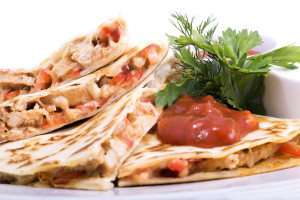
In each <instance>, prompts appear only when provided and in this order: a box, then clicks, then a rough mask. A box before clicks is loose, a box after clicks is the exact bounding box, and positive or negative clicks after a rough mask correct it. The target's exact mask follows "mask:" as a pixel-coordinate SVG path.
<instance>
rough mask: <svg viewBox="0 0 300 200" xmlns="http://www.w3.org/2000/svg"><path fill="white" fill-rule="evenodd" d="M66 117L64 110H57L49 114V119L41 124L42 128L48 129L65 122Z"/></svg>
mask: <svg viewBox="0 0 300 200" xmlns="http://www.w3.org/2000/svg"><path fill="white" fill-rule="evenodd" d="M66 122H67V118H66V116H65V114H64V112H59V113H53V114H50V115H49V121H47V122H45V123H44V124H43V125H42V129H48V128H51V127H55V126H58V125H60V124H63V123H66Z"/></svg>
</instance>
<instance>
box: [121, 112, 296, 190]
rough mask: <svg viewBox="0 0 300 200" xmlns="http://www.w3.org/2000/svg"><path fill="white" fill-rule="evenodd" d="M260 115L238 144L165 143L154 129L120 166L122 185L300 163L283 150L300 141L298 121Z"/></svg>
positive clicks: (215, 176)
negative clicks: (188, 144) (216, 145)
mask: <svg viewBox="0 0 300 200" xmlns="http://www.w3.org/2000/svg"><path fill="white" fill-rule="evenodd" d="M257 119H258V121H259V125H260V128H259V129H258V130H256V131H254V132H251V133H249V134H248V135H246V136H245V137H244V138H243V139H242V140H241V141H239V142H237V143H234V144H232V145H226V146H220V147H214V148H199V147H193V146H179V145H171V144H165V143H162V142H161V140H160V139H159V138H158V137H157V134H156V129H153V130H152V131H151V133H148V134H147V135H146V136H145V137H144V138H143V139H142V141H141V142H140V143H139V145H138V146H137V147H136V148H135V150H134V152H133V153H132V154H131V156H130V157H129V158H128V159H127V160H126V161H125V162H124V164H123V165H122V167H121V168H120V170H119V175H118V185H119V186H120V187H125V186H134V185H154V184H166V183H181V182H192V181H201V180H211V179H220V178H230V177H239V176H246V175H252V174H258V173H263V172H270V171H274V170H279V169H284V168H288V167H293V166H297V165H300V157H296V156H294V155H295V154H294V155H291V154H287V153H286V152H288V151H285V150H283V149H282V147H283V146H286V145H287V144H295V143H296V144H298V142H299V138H300V121H299V120H290V119H278V118H272V117H265V116H257ZM287 146H288V145H287ZM298 148H299V149H300V147H298ZM294 151H297V148H296V150H294ZM283 152H285V153H283ZM298 156H300V155H298Z"/></svg>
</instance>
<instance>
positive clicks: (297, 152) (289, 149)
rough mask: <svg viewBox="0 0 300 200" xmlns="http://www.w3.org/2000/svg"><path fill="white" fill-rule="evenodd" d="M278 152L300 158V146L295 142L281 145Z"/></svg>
mask: <svg viewBox="0 0 300 200" xmlns="http://www.w3.org/2000/svg"><path fill="white" fill-rule="evenodd" d="M278 151H281V152H283V153H288V154H291V155H294V156H300V146H299V145H297V144H295V143H293V142H285V143H283V144H281V146H280V147H279V149H278Z"/></svg>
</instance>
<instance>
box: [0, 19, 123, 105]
mask: <svg viewBox="0 0 300 200" xmlns="http://www.w3.org/2000/svg"><path fill="white" fill-rule="evenodd" d="M128 42H129V36H128V30H127V25H126V22H125V21H124V19H123V18H121V17H119V18H116V19H111V20H109V21H107V22H105V23H103V24H102V25H100V26H99V27H98V28H97V29H96V30H95V31H94V32H92V33H91V34H87V35H84V36H81V37H77V38H75V39H73V40H71V41H69V42H67V43H65V44H64V45H63V46H62V47H61V48H60V49H58V50H57V51H56V52H54V53H53V54H52V55H51V56H50V57H49V58H47V59H46V60H45V61H43V62H42V63H40V64H39V65H38V66H37V67H36V68H34V69H17V70H8V69H6V70H5V69H3V70H0V101H5V100H7V99H11V98H13V97H15V96H18V95H20V94H28V93H32V92H37V91H40V90H43V89H47V88H49V87H52V86H57V85H62V84H65V83H67V82H70V81H71V80H74V79H77V78H79V77H81V76H84V75H87V74H89V73H91V72H94V71H96V70H98V69H100V68H102V67H104V66H106V65H107V64H109V63H110V62H112V61H114V60H115V59H116V58H118V57H120V56H121V55H122V54H124V53H125V52H126V51H127V50H128V49H129V43H128Z"/></svg>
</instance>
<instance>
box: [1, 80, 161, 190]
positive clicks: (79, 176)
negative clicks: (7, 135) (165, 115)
mask: <svg viewBox="0 0 300 200" xmlns="http://www.w3.org/2000/svg"><path fill="white" fill-rule="evenodd" d="M149 78H150V77H149ZM149 78H148V79H147V80H149ZM147 80H145V82H146V81H147ZM145 82H143V83H142V84H140V85H139V86H137V88H135V89H134V90H132V91H131V92H129V93H127V94H126V95H124V96H123V97H122V98H121V99H120V100H119V101H116V102H114V103H113V104H112V105H110V106H109V107H107V108H106V109H104V110H102V111H101V112H100V113H99V114H97V115H96V116H94V117H92V118H90V119H88V120H87V121H85V122H83V123H82V124H79V125H76V126H75V127H70V128H68V129H63V130H59V131H56V132H53V133H50V134H46V135H41V136H36V137H33V138H28V139H24V140H19V141H14V142H10V143H4V144H1V145H0V152H1V154H0V166H1V167H0V182H2V183H12V184H21V185H34V186H37V187H41V186H43V187H44V186H51V187H59V188H74V189H86V190H108V189H111V188H112V187H113V184H112V181H113V180H114V179H115V178H116V176H117V172H118V168H119V166H120V165H121V163H122V162H123V161H124V160H125V158H126V157H128V156H129V154H130V152H131V151H132V149H133V148H134V147H135V146H136V145H137V143H138V142H139V141H140V139H141V138H142V136H143V135H144V134H146V133H147V132H148V131H149V129H150V128H151V127H152V126H153V125H154V124H155V123H156V121H157V119H158V117H159V114H160V113H161V111H162V109H159V108H155V106H154V105H153V104H152V103H151V102H150V101H148V100H147V98H148V97H149V98H150V96H149V95H150V94H151V95H154V93H153V92H152V93H151V91H152V90H151V89H146V88H142V87H143V86H144V85H145Z"/></svg>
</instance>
